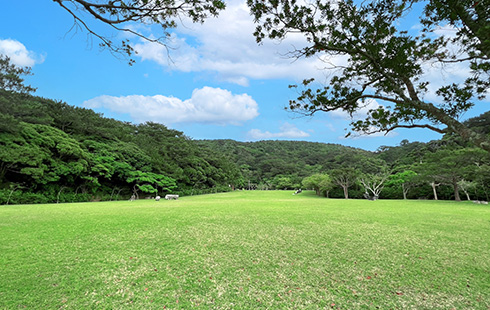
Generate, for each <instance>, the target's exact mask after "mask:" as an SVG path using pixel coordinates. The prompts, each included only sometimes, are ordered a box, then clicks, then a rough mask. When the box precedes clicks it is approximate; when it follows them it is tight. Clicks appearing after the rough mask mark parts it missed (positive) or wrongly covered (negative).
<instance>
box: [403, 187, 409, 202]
mask: <svg viewBox="0 0 490 310" xmlns="http://www.w3.org/2000/svg"><path fill="white" fill-rule="evenodd" d="M407 191H408V189H405V184H403V183H402V192H403V199H405V200H406V199H407Z"/></svg>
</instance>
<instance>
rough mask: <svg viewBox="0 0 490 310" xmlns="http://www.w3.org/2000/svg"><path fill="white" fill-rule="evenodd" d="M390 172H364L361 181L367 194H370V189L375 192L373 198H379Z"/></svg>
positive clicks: (372, 192)
mask: <svg viewBox="0 0 490 310" xmlns="http://www.w3.org/2000/svg"><path fill="white" fill-rule="evenodd" d="M388 176H389V173H388V172H381V173H378V174H363V175H361V176H360V177H359V182H361V184H362V186H364V188H365V190H366V194H367V195H369V193H368V191H369V192H371V194H373V196H372V199H373V200H377V199H378V198H379V193H381V191H382V190H383V187H384V183H385V181H386V179H388Z"/></svg>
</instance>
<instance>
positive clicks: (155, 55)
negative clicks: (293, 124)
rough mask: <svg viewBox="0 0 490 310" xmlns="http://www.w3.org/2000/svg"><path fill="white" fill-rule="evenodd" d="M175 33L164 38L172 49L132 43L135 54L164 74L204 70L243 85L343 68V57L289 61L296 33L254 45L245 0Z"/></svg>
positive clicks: (299, 40) (300, 40) (300, 41)
mask: <svg viewBox="0 0 490 310" xmlns="http://www.w3.org/2000/svg"><path fill="white" fill-rule="evenodd" d="M187 26H188V27H181V28H179V29H178V34H173V36H172V37H171V38H170V40H169V45H171V46H172V47H173V48H175V50H171V51H170V58H169V55H168V51H167V49H166V48H165V47H164V46H161V45H158V44H153V43H149V42H142V43H140V44H135V46H134V47H135V50H136V51H137V52H138V54H137V56H138V57H141V58H142V60H149V61H154V62H156V63H158V64H159V65H161V66H163V67H164V68H166V69H167V70H177V71H183V72H205V73H212V74H214V75H216V78H218V79H220V80H223V81H227V82H231V83H236V84H239V85H243V86H247V85H248V84H249V81H250V80H251V79H276V78H292V79H295V80H302V79H305V78H310V77H320V78H323V73H322V70H321V69H323V68H324V67H326V66H330V65H331V64H332V63H333V64H337V65H339V64H345V62H346V59H347V58H346V57H336V58H331V59H329V63H330V64H327V63H326V62H325V59H320V58H315V57H310V58H301V59H292V58H291V57H289V56H288V53H289V51H291V50H294V49H295V48H301V47H303V46H304V45H305V44H306V42H305V39H304V37H303V35H301V34H290V35H289V36H288V37H287V38H286V39H285V40H283V41H282V42H281V44H277V43H276V42H271V41H265V42H263V44H261V45H258V44H257V43H256V41H255V38H254V37H253V32H254V30H255V24H254V22H253V18H252V16H251V15H250V12H249V8H248V6H247V5H246V3H245V1H230V2H227V8H226V10H225V11H223V12H221V13H220V16H219V18H214V19H213V18H211V19H208V20H206V22H205V23H204V24H202V25H193V24H189V25H187Z"/></svg>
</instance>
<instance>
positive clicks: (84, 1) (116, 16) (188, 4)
mask: <svg viewBox="0 0 490 310" xmlns="http://www.w3.org/2000/svg"><path fill="white" fill-rule="evenodd" d="M53 1H54V2H56V3H58V4H59V5H60V6H61V7H62V8H63V9H65V10H66V11H67V12H69V13H70V14H71V15H72V16H73V21H74V26H75V27H78V28H80V29H85V30H86V31H88V33H90V34H91V35H93V36H95V37H97V38H98V39H99V40H100V46H101V47H104V48H108V49H109V50H110V51H111V52H114V53H121V54H126V55H128V56H131V55H132V54H133V53H134V52H135V51H134V50H133V48H132V46H131V44H130V42H129V40H128V39H125V40H122V41H121V43H120V44H119V43H115V42H114V41H113V40H112V39H111V36H110V35H107V34H104V33H101V32H99V31H98V30H95V27H93V26H91V25H92V23H91V21H90V18H89V17H91V18H95V20H96V21H98V22H100V23H103V24H105V25H108V26H110V27H111V28H112V29H114V30H116V31H118V32H119V31H122V32H127V33H131V34H133V35H136V36H138V37H140V38H142V39H144V40H147V41H151V42H157V43H160V44H164V45H165V44H166V39H167V38H168V37H169V36H170V32H169V30H170V29H172V28H175V27H176V26H177V21H179V20H182V19H184V18H188V19H190V20H191V21H192V22H195V23H201V22H203V21H204V20H205V19H206V18H207V17H209V16H217V15H218V13H219V11H220V10H223V9H224V8H225V3H224V1H223V0H53ZM87 14H88V16H89V17H87ZM135 23H136V24H143V25H157V26H159V27H160V28H161V33H160V34H159V35H160V36H158V37H153V36H149V35H145V34H144V33H143V32H141V31H139V30H137V29H138V28H137V27H134V24H135Z"/></svg>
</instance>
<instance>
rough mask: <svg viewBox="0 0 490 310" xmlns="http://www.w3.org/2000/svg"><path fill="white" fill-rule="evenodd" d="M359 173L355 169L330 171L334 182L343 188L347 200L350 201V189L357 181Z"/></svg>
mask: <svg viewBox="0 0 490 310" xmlns="http://www.w3.org/2000/svg"><path fill="white" fill-rule="evenodd" d="M357 175H358V172H357V171H356V170H354V169H353V168H339V169H334V170H331V171H330V176H331V177H332V182H333V183H334V184H337V185H338V186H340V187H342V189H343V191H344V197H345V199H349V187H351V186H352V185H354V184H355V183H356V181H357Z"/></svg>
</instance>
